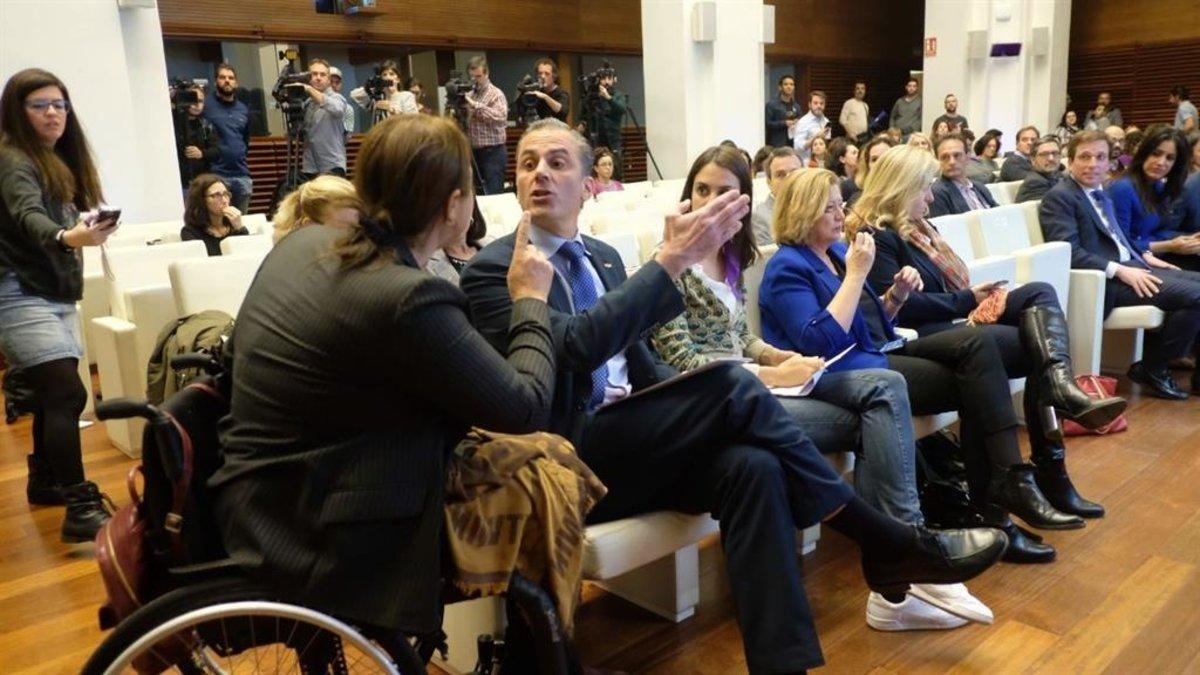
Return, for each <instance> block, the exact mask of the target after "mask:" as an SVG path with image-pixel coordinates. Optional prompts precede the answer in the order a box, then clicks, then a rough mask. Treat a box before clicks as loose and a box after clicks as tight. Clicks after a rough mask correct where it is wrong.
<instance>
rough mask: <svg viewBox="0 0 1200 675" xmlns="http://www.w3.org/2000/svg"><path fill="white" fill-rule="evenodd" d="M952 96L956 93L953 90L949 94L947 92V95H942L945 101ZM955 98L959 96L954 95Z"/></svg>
mask: <svg viewBox="0 0 1200 675" xmlns="http://www.w3.org/2000/svg"><path fill="white" fill-rule="evenodd" d="M951 96H954V93H953V92H951V93H949V94H946V95H945V96H943V97H942V102H945V101H946V99H948V98H950V97H951ZM954 98H958V97H957V96H954Z"/></svg>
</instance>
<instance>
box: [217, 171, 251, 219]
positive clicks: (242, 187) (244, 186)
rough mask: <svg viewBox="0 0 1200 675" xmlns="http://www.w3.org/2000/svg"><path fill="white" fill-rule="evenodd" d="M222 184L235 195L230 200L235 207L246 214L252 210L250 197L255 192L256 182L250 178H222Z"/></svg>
mask: <svg viewBox="0 0 1200 675" xmlns="http://www.w3.org/2000/svg"><path fill="white" fill-rule="evenodd" d="M221 182H222V183H225V187H227V188H229V191H230V192H231V193H233V197H232V198H231V199H230V203H231V204H232V205H233V207H234V208H235V209H237V210H238V211H241V212H242V213H246V212H247V211H248V210H249V209H250V195H251V194H252V193H253V192H254V181H253V180H252V179H251V178H250V176H221Z"/></svg>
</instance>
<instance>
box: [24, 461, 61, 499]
mask: <svg viewBox="0 0 1200 675" xmlns="http://www.w3.org/2000/svg"><path fill="white" fill-rule="evenodd" d="M25 459H26V461H27V462H28V464H29V482H28V483H26V484H25V497H26V498H27V499H29V503H30V504H37V505H39V506H62V505H63V503H64V502H63V494H62V488H61V487H59V485H58V483H56V482H55V481H54V471H53V470H52V469H51V468H50V465H49V464H47V463H46V462H45V461H43V460H42V459H41V458H40V457H38V456H37V455H29V456H28V457H26V458H25Z"/></svg>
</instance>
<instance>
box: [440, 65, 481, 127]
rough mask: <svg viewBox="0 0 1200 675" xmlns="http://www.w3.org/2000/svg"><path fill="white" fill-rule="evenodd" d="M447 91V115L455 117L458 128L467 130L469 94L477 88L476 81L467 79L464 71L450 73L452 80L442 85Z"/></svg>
mask: <svg viewBox="0 0 1200 675" xmlns="http://www.w3.org/2000/svg"><path fill="white" fill-rule="evenodd" d="M442 86H443V87H444V88H445V89H446V114H447V115H449V116H451V117H453V118H454V120H455V121H456V122H458V126H459V127H461V128H462V130H463V131H464V132H465V131H466V130H467V92H469V91H471V90H472V89H474V88H475V80H472V79H471V78H469V77H465V76H464V75H463V74H462V71H458V70H452V71H450V79H448V80H446V83H445V84H444V85H442Z"/></svg>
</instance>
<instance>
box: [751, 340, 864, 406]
mask: <svg viewBox="0 0 1200 675" xmlns="http://www.w3.org/2000/svg"><path fill="white" fill-rule="evenodd" d="M857 346H858V345H856V344H853V345H850V346H849V347H846V348H845V349H843V350H842V351H840V352H838V354H837V356H834V357H833V358H831V359H829V360H828V361H826V362H825V367H824V368H822V369H820V370H818V371H817V372H815V373H813V374H812V377H810V378H808V382H805V383H804V384H802V385H799V386H796V387H774V388H772V389H771V393H772V394H775V395H776V396H786V397H788V398H801V397H804V396H808V395H809V394H810V393H812V390H813V388H814V387H816V386H817V380H819V379H821V376H822V375H824V374H825V371H826V370H828V369H829V366H832V365H833V364H835V363H837V362H838V361H840V360H841V358H842V357H843V356H845V355H846V354H849V353H850V350H852V349H854V348H855V347H857Z"/></svg>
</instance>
